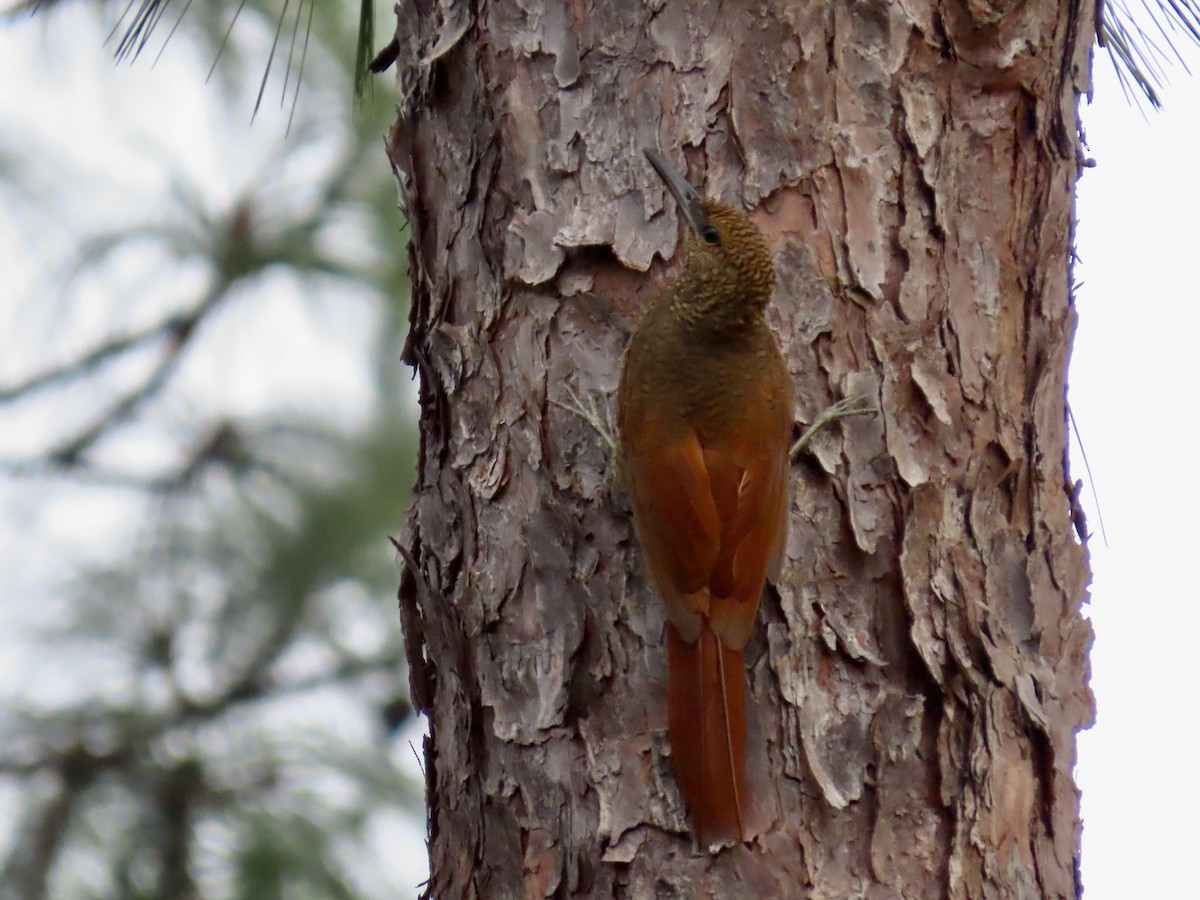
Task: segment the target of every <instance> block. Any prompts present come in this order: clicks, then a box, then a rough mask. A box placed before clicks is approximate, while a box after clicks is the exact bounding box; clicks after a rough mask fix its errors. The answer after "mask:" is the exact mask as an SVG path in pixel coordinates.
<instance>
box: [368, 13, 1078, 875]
mask: <svg viewBox="0 0 1200 900" xmlns="http://www.w3.org/2000/svg"><path fill="white" fill-rule="evenodd" d="M1093 13H1094V4H1093V3H1091V2H1086V3H1081V2H1078V0H1068V2H1063V3H1058V2H1053V0H1029V2H1026V3H1014V2H1010V0H998V2H997V3H995V4H994V5H992V4H988V3H985V2H982V0H979V2H976V0H967V2H965V3H959V2H957V0H952V2H950V3H949V4H930V3H928V2H926V0H911V2H885V0H865V2H856V3H834V2H807V3H787V2H777V3H769V2H746V3H728V2H726V3H723V4H722V3H719V2H717V0H691V2H686V3H684V2H674V0H667V2H665V3H664V2H661V0H659V2H651V3H648V4H646V6H645V7H642V6H638V5H636V4H632V3H595V4H593V3H586V2H582V0H580V2H572V3H565V4H564V3H556V2H554V0H527V2H522V3H513V2H495V3H485V2H479V3H476V4H469V3H467V2H465V0H442V2H441V3H440V5H438V4H436V3H435V0H404V2H401V4H400V7H399V22H400V24H399V30H398V39H399V42H400V48H401V53H400V60H401V69H400V72H399V82H400V86H401V90H402V94H403V97H402V102H401V110H400V117H399V121H398V122H397V124H396V126H395V128H394V130H393V132H392V134H391V136H390V140H389V152H390V155H391V158H392V160H393V162H394V165H395V167H396V169H397V173H398V176H399V178H400V182H401V192H402V198H403V202H404V205H405V208H406V210H407V213H408V216H409V221H410V224H411V226H412V244H411V250H410V252H411V256H412V278H413V300H412V332H411V334H410V336H409V341H408V345H407V351H406V352H407V355H408V359H409V360H410V361H411V362H412V363H413V364H414V365H415V366H416V367H417V370H418V372H419V375H420V389H421V431H422V436H423V442H422V452H421V458H420V464H419V466H420V469H419V474H418V481H417V487H416V491H415V500H414V505H413V509H412V512H411V518H410V523H409V533H408V535H407V539H406V544H407V546H408V547H409V548H411V550H410V551H409V550H406V551H405V555H406V556H407V557H408V562H409V565H408V566H407V567H406V573H405V576H404V580H403V584H402V587H401V609H402V613H403V618H404V624H405V628H406V636H407V639H408V641H409V655H410V662H411V667H412V668H411V671H412V682H413V684H412V687H413V696H414V701H415V703H416V704H417V705H418V707H419V708H421V709H422V710H424V711H425V712H426V713H427V714H428V716H429V729H430V737H429V739H428V741H427V744H426V753H425V764H426V773H427V777H428V804H429V809H428V813H429V845H430V864H431V876H430V883H429V893H430V894H431V895H432V896H435V897H445V898H450V897H487V898H493V897H519V896H525V897H548V896H609V895H621V896H632V897H655V896H680V897H692V896H710V895H711V896H716V897H798V896H813V897H830V898H844V897H871V898H885V897H903V898H924V897H939V896H949V897H1039V896H1042V897H1068V896H1069V897H1073V896H1076V895H1077V894H1078V892H1079V890H1080V887H1079V875H1078V859H1079V836H1080V823H1079V798H1078V792H1077V790H1076V788H1075V785H1074V782H1073V780H1072V775H1071V771H1072V766H1073V765H1074V762H1075V737H1074V736H1075V732H1076V731H1077V729H1079V728H1080V727H1083V726H1086V725H1087V724H1088V723H1089V722H1090V720H1091V717H1092V700H1091V695H1090V693H1089V690H1088V687H1087V652H1088V647H1089V645H1090V643H1091V629H1090V627H1089V625H1088V623H1087V622H1086V621H1085V620H1084V619H1083V618H1082V617H1081V615H1080V606H1081V604H1082V602H1083V600H1084V598H1085V597H1086V585H1087V581H1088V577H1089V573H1088V566H1087V557H1086V552H1085V550H1084V549H1083V548H1082V547H1081V546H1080V544H1079V543H1078V542H1077V540H1076V538H1075V534H1074V531H1073V520H1072V494H1071V490H1070V487H1069V478H1068V475H1067V471H1066V461H1065V456H1066V427H1065V381H1066V371H1067V361H1068V356H1069V352H1070V345H1071V337H1072V333H1073V329H1074V322H1075V314H1074V310H1073V308H1072V305H1071V295H1070V281H1069V273H1070V255H1071V234H1072V200H1073V189H1074V184H1075V181H1076V178H1077V175H1078V166H1079V164H1080V160H1081V155H1080V152H1079V141H1078V137H1077V133H1078V120H1077V100H1078V96H1079V94H1080V92H1082V91H1084V90H1086V89H1087V85H1088V79H1089V74H1090V73H1089V65H1090V56H1089V54H1090V47H1091V39H1092V35H1093V33H1094V22H1093ZM644 147H655V148H661V149H662V150H664V151H665V152H666V153H667V154H668V156H670V157H671V158H672V159H673V160H674V161H675V162H676V163H677V164H679V165H683V164H684V162H685V161H686V168H687V174H688V176H689V178H690V179H691V180H692V181H693V182H694V183H697V184H699V185H701V186H702V187H703V189H704V190H705V191H706V192H707V193H708V194H710V195H711V196H715V197H716V198H718V199H720V200H723V201H725V202H728V203H731V204H734V205H738V206H740V207H742V208H745V209H747V210H750V211H751V212H752V215H753V216H754V218H755V220H756V221H757V222H758V224H759V226H760V227H761V228H762V230H763V231H764V233H765V234H766V235H767V237H768V240H769V242H770V244H771V245H772V247H773V251H774V253H775V261H776V268H777V272H778V281H779V287H778V290H777V292H776V298H775V303H774V305H773V307H772V311H771V313H770V315H771V317H772V322H773V324H774V325H775V326H776V327H777V328H778V331H779V334H780V335H781V340H782V344H783V347H784V351H785V354H786V357H787V359H788V363H789V366H790V368H791V371H792V373H793V375H794V377H795V383H796V387H797V397H798V413H799V415H800V416H801V418H802V419H805V420H810V419H811V418H812V417H813V416H814V415H815V414H816V413H817V412H819V411H820V410H821V409H823V408H824V407H825V406H826V405H828V404H829V403H830V402H832V401H833V400H836V399H839V398H840V397H842V396H845V395H849V394H866V395H868V396H870V397H871V398H873V400H874V402H876V403H877V404H878V406H879V409H880V413H879V415H877V416H875V417H874V418H863V419H855V420H850V421H848V422H845V423H843V424H842V425H841V426H840V428H836V427H835V428H834V429H832V430H831V431H830V432H829V433H827V434H826V435H824V436H823V437H821V438H820V439H818V442H817V446H816V449H815V452H814V454H813V455H812V456H811V457H808V458H806V459H804V460H801V461H800V462H798V463H797V464H796V465H795V466H794V468H793V473H792V494H793V499H792V511H791V520H790V532H789V540H788V552H787V558H786V560H785V565H784V573H783V576H782V578H781V580H780V583H779V584H778V585H776V586H775V587H773V588H768V590H767V592H766V596H765V597H764V600H763V604H762V608H761V611H760V613H759V623H760V624H759V625H758V626H756V629H755V633H754V635H753V636H752V638H751V641H750V644H749V646H748V647H747V651H746V667H747V681H748V692H747V706H748V708H749V711H750V716H751V722H750V739H749V741H748V748H747V752H748V758H749V768H750V771H749V775H748V782H749V789H750V791H751V793H752V794H753V796H754V797H755V798H756V800H755V802H756V804H757V809H758V821H756V822H754V823H753V824H754V825H755V831H756V834H757V836H756V838H755V839H754V840H753V841H752V842H751V843H749V844H748V845H745V846H740V845H739V846H737V847H734V848H731V849H727V850H725V851H723V852H721V853H719V854H716V855H708V854H704V853H699V852H697V851H695V850H694V849H693V846H692V841H691V838H690V836H689V834H688V833H687V825H686V819H685V817H684V813H683V810H682V808H681V805H680V798H679V791H678V787H677V784H676V781H675V776H674V773H673V771H672V769H671V765H670V758H669V754H670V747H669V742H668V740H667V737H666V702H665V696H666V663H665V651H664V647H663V621H664V619H663V609H662V606H661V603H660V601H659V600H658V598H657V597H656V596H655V594H654V591H653V588H652V587H651V586H650V584H649V582H648V578H647V573H646V571H645V568H644V564H643V560H642V558H641V553H640V551H639V549H638V547H637V543H636V540H635V538H634V536H633V534H632V530H631V525H630V518H629V514H628V508H627V501H626V500H625V498H623V497H622V496H621V494H620V492H619V491H618V490H617V489H614V488H610V487H609V485H608V484H607V483H606V480H605V479H606V474H607V473H608V471H609V469H610V460H609V453H608V450H607V448H606V447H605V445H604V444H603V443H602V441H601V440H600V439H599V438H598V436H597V435H596V433H595V432H594V431H593V430H591V429H590V428H589V426H587V425H586V424H584V423H583V422H582V421H581V420H580V419H579V418H578V417H577V416H576V415H574V414H573V413H571V412H569V411H566V410H564V409H562V408H561V407H560V406H559V405H558V403H570V399H571V397H570V393H569V391H572V390H573V391H575V392H577V393H578V394H579V395H581V396H584V397H588V396H590V397H594V398H596V399H597V401H598V403H599V405H600V407H601V409H604V408H605V407H608V408H609V409H611V407H612V399H613V392H614V390H615V387H616V384H617V373H618V367H619V361H620V355H621V351H622V349H623V347H624V345H625V342H626V340H627V338H628V334H629V331H630V328H631V325H632V323H633V322H634V321H635V320H636V316H637V314H638V312H639V311H640V310H641V309H642V308H644V306H645V304H646V301H647V299H648V298H649V297H651V296H652V295H653V293H654V292H655V291H657V290H658V289H659V288H660V287H661V284H662V280H663V276H664V274H665V272H666V269H668V268H669V267H670V264H668V265H663V264H661V263H657V262H655V259H656V255H657V254H661V255H662V257H663V258H665V259H668V260H670V259H673V258H674V257H675V256H676V253H675V251H676V249H677V247H678V245H679V237H680V230H679V223H678V220H677V218H676V213H675V210H674V207H673V204H671V203H670V202H668V200H667V198H666V197H665V196H664V192H663V189H662V186H661V183H660V182H659V181H658V179H657V178H656V176H655V174H654V172H653V171H652V170H651V169H650V167H649V166H648V165H647V164H646V162H645V160H644V159H643V157H642V154H641V149H642V148H644ZM679 148H683V150H684V153H683V155H682V156H681V155H680V151H679Z"/></svg>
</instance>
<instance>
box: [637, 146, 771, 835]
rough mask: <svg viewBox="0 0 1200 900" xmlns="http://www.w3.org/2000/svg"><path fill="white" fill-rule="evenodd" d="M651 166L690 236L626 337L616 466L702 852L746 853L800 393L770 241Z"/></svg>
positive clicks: (651, 155)
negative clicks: (748, 666)
mask: <svg viewBox="0 0 1200 900" xmlns="http://www.w3.org/2000/svg"><path fill="white" fill-rule="evenodd" d="M645 155H646V158H647V159H648V160H649V162H650V164H651V166H653V168H654V170H655V171H656V172H657V174H658V176H659V177H660V178H661V179H662V181H663V183H664V184H665V186H666V188H667V190H668V192H669V193H670V194H671V196H673V197H674V199H675V203H676V205H677V207H678V210H679V216H680V218H681V219H682V220H683V221H684V223H686V247H687V251H686V257H685V261H684V264H683V268H682V271H681V273H680V274H679V275H678V277H677V278H676V279H675V280H674V282H673V283H671V284H670V285H668V286H667V287H666V288H664V289H663V290H662V291H661V293H660V294H659V295H658V296H657V297H656V298H655V299H654V300H653V301H651V303H650V304H649V306H648V307H647V309H646V311H645V312H644V313H643V315H642V318H641V320H640V321H639V322H638V324H637V326H636V328H635V329H634V332H633V334H632V336H631V338H630V341H629V344H628V347H627V349H626V351H625V355H624V358H623V362H622V366H621V377H620V383H619V387H618V393H617V432H618V438H617V443H618V447H617V450H618V453H619V456H620V460H621V463H620V464H621V469H622V475H623V480H624V482H625V486H626V488H627V489H628V493H629V498H630V504H631V507H632V510H633V522H634V530H635V532H636V534H637V538H638V542H639V543H640V545H641V548H642V553H643V556H644V558H645V561H646V563H647V567H648V569H649V572H650V575H651V580H652V582H653V584H654V586H655V587H656V588H657V590H658V593H659V595H660V596H661V598H662V600H663V602H664V604H665V606H666V626H665V629H666V651H667V669H668V693H667V725H668V735H669V740H670V750H671V753H670V755H671V761H672V765H673V768H674V771H675V774H676V778H677V780H678V783H679V786H680V790H681V794H682V797H683V801H684V804H685V806H686V807H687V810H688V815H689V819H690V823H691V828H692V833H693V835H694V837H695V839H696V841H697V843H698V844H699V845H700V846H701V847H706V848H707V847H711V846H713V845H721V846H724V845H728V844H732V843H736V842H743V841H746V840H749V839H750V835H749V834H748V827H747V822H748V813H749V810H750V808H751V798H749V797H748V796H747V794H746V762H745V760H746V702H745V682H746V674H745V663H744V659H743V653H744V649H745V646H746V643H747V641H748V640H749V638H750V634H751V631H752V630H753V627H754V621H755V617H756V615H757V612H758V605H759V600H760V597H761V595H762V591H763V586H764V583H765V582H766V580H767V579H768V578H770V579H772V580H774V579H776V578H777V577H778V575H779V571H780V566H781V563H782V560H783V550H784V543H785V539H786V536H787V526H788V508H789V489H788V473H789V469H790V461H791V449H792V448H791V446H790V442H791V434H792V425H793V411H794V404H795V400H794V390H793V386H792V379H791V375H790V374H789V372H788V368H787V365H786V363H785V362H784V358H783V354H782V353H781V352H780V348H779V341H778V339H777V338H776V336H775V334H774V332H772V330H771V328H770V326H769V325H768V323H767V320H766V315H765V313H766V309H767V306H768V304H769V303H770V302H771V298H772V294H773V292H774V286H775V270H774V266H773V262H772V257H771V252H770V249H769V247H768V245H767V241H766V239H765V238H764V236H763V234H762V232H761V231H759V229H758V228H757V226H756V225H755V224H754V222H753V221H752V220H751V219H750V217H749V216H748V215H746V213H744V212H741V211H740V210H737V209H734V208H733V207H731V206H728V205H725V204H723V203H719V202H717V201H715V200H713V199H710V198H708V197H705V196H704V195H702V194H701V193H700V192H699V191H698V190H697V189H696V188H694V187H693V186H692V185H691V184H690V183H689V182H688V181H687V180H686V179H685V178H684V177H683V176H682V175H680V174H679V172H678V171H676V170H675V169H674V168H673V167H672V166H671V164H670V163H669V162H668V161H667V159H666V158H665V157H664V156H663V155H662V154H660V153H658V152H656V151H654V150H646V151H645Z"/></svg>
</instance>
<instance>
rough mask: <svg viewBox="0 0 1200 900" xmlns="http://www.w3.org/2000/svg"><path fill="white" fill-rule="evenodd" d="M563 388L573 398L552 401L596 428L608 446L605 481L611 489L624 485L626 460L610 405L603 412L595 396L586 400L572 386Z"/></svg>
mask: <svg viewBox="0 0 1200 900" xmlns="http://www.w3.org/2000/svg"><path fill="white" fill-rule="evenodd" d="M563 390H564V391H566V394H567V396H568V397H570V398H571V400H570V402H569V403H563V402H562V401H560V400H551V401H550V402H551V403H553V404H554V405H555V406H557V407H558V408H559V409H565V410H566V411H567V412H569V413H573V414H575V415H577V416H579V418H581V419H583V421H585V422H587V424H589V425H591V426H592V428H593V429H595V431H596V434H598V435H600V440H602V441H603V442H604V445H605V446H606V447H608V459H609V465H608V473H607V476H606V478H605V481H606V482H607V483H608V486H609V488H610V489H614V488H616V489H619V488H621V487H623V486H624V484H625V470H624V462H623V460H622V457H621V448H620V446H619V445H618V444H617V438H616V433H617V429H616V428H614V427H613V423H612V417H611V415H610V413H609V411H608V407H607V406H605V407H604V412H603V413H602V412H601V411H600V409H599V407H598V406H597V405H596V398H595V397H592V396H589V397H588V398H587V401H586V402H585V401H583V400H581V399H580V398H579V395H578V394H576V393H575V392H574V391H573V390H571V388H570V387H567V386H566V385H564V386H563Z"/></svg>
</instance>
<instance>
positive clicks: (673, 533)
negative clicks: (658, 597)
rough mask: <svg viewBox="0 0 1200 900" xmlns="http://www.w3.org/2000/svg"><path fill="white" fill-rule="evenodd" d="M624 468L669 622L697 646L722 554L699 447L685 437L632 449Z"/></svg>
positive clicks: (718, 522) (690, 434)
mask: <svg viewBox="0 0 1200 900" xmlns="http://www.w3.org/2000/svg"><path fill="white" fill-rule="evenodd" d="M625 467H626V478H627V480H628V484H629V496H630V499H631V500H632V501H633V512H634V521H635V522H636V523H637V530H638V538H639V540H640V541H641V544H642V550H643V551H644V552H645V554H646V561H647V562H648V563H649V564H650V571H651V573H652V574H653V576H654V580H655V582H656V583H657V585H658V588H659V591H660V592H661V593H662V596H663V601H664V602H665V603H666V606H667V616H668V618H670V620H671V622H672V623H674V625H675V627H676V628H677V629H678V630H679V633H680V634H681V635H682V636H683V638H684V639H685V640H689V641H695V640H696V636H697V634H698V633H699V627H700V618H699V617H700V614H701V613H704V614H707V613H708V611H709V610H708V582H709V576H710V575H711V573H712V570H713V566H714V565H715V564H716V561H717V556H718V553H719V552H720V549H721V520H720V519H719V518H718V514H717V507H716V504H715V503H714V502H713V492H712V485H711V484H710V482H709V477H708V471H707V469H706V467H705V464H704V452H703V451H702V450H701V449H700V442H699V440H698V439H697V437H696V435H695V433H694V432H690V431H689V432H685V434H684V435H683V436H682V437H680V438H678V439H677V440H675V441H674V442H671V443H657V442H656V443H654V444H653V445H650V446H632V447H629V448H628V452H627V453H626V456H625Z"/></svg>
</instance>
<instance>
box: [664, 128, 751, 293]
mask: <svg viewBox="0 0 1200 900" xmlns="http://www.w3.org/2000/svg"><path fill="white" fill-rule="evenodd" d="M645 153H646V158H647V159H648V160H650V165H652V166H654V170H655V171H656V172H657V173H658V175H659V177H660V178H662V180H663V182H664V183H665V184H666V186H667V190H669V191H670V192H671V195H672V196H673V197H674V198H675V202H676V203H677V204H678V205H679V216H680V218H681V219H683V220H684V222H685V223H686V224H687V259H686V262H685V264H684V272H683V275H682V279H684V280H687V281H691V282H694V283H695V285H696V287H697V288H699V289H702V290H703V292H704V293H705V294H712V295H713V296H714V299H715V298H717V297H719V298H720V299H721V301H722V302H736V303H745V304H747V305H750V306H753V307H759V308H761V307H762V306H765V305H766V304H767V303H768V302H769V301H770V299H771V292H772V290H773V289H774V287H775V267H774V265H773V264H772V262H771V251H770V249H769V248H768V247H767V242H766V239H765V238H764V237H763V235H762V232H761V231H759V230H758V226H756V225H755V224H754V222H752V221H751V220H750V217H749V216H748V215H746V214H745V213H744V212H740V211H739V210H736V209H734V208H733V207H731V206H726V205H725V204H724V203H718V202H717V201H715V200H710V199H709V198H707V197H705V196H703V195H702V194H701V193H700V192H699V191H698V190H696V188H694V187H692V185H691V184H689V183H688V182H687V181H686V180H685V179H684V177H683V176H682V175H680V174H679V173H678V172H677V171H676V170H675V169H674V168H673V167H672V166H671V164H670V163H668V162H667V160H666V158H665V157H664V156H663V155H662V154H660V153H658V152H656V151H654V150H647V151H645Z"/></svg>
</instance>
